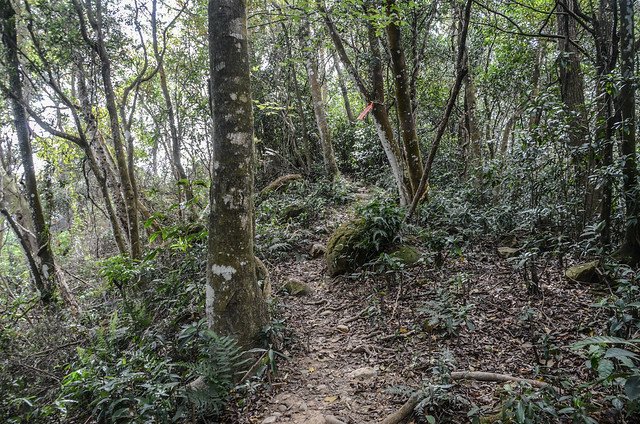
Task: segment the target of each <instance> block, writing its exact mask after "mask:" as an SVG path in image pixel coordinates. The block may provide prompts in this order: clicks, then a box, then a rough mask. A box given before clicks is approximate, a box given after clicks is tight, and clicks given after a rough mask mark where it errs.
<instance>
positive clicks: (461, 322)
mask: <svg viewBox="0 0 640 424" xmlns="http://www.w3.org/2000/svg"><path fill="white" fill-rule="evenodd" d="M458 278H459V279H460V280H458V281H459V282H460V283H462V284H465V281H464V276H459V277H458ZM452 282H453V283H455V280H453V281H452ZM473 307H474V305H467V304H464V303H462V302H460V300H459V299H458V296H457V295H456V294H455V292H453V291H452V290H451V289H450V288H449V287H444V288H438V289H437V292H436V298H435V299H434V300H431V301H428V302H425V304H424V306H422V307H421V308H420V309H418V311H419V312H420V313H422V314H424V315H426V317H427V319H426V321H425V322H424V324H423V327H424V329H425V330H427V331H434V332H441V333H444V334H445V335H446V336H449V337H452V336H456V335H458V333H459V332H460V330H461V329H462V328H463V327H466V328H467V329H468V330H470V331H473V330H474V329H475V326H474V324H473V322H472V321H471V320H470V319H469V317H468V314H469V311H470V310H471V309H473Z"/></svg>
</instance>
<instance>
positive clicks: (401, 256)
mask: <svg viewBox="0 0 640 424" xmlns="http://www.w3.org/2000/svg"><path fill="white" fill-rule="evenodd" d="M389 256H391V257H392V258H393V259H396V260H397V261H399V262H400V263H401V264H403V265H405V266H411V265H415V264H416V263H417V262H418V261H419V260H420V257H421V256H422V254H421V253H420V252H419V251H418V249H416V248H415V247H412V246H399V247H397V248H395V249H393V250H392V251H391V253H389Z"/></svg>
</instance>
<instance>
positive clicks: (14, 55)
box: [0, 0, 75, 306]
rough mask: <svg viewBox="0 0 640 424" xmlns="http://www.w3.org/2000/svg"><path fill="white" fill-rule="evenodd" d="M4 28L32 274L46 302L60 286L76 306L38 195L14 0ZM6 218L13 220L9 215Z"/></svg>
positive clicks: (0, 0) (6, 7) (4, 14)
mask: <svg viewBox="0 0 640 424" xmlns="http://www.w3.org/2000/svg"><path fill="white" fill-rule="evenodd" d="M0 14H1V16H0V18H1V22H0V25H1V26H2V43H3V44H4V48H5V57H6V62H7V72H8V74H9V87H10V90H11V92H12V93H13V96H12V97H11V99H10V103H11V109H12V112H13V123H14V126H15V130H16V136H17V139H18V145H19V148H20V158H21V160H22V168H23V171H24V186H25V190H26V197H27V201H28V202H29V209H30V212H31V218H32V221H33V227H34V228H33V229H34V232H35V237H36V245H37V250H36V251H35V252H32V253H35V255H33V257H36V258H37V264H36V269H33V264H32V262H33V257H32V258H31V260H30V261H29V262H30V264H32V272H34V281H35V283H36V287H37V289H38V290H39V291H40V297H41V299H42V302H43V303H50V302H51V301H52V300H53V294H54V291H55V287H56V285H60V289H61V294H62V295H63V297H64V298H65V300H66V301H69V302H70V303H71V306H74V305H75V302H74V300H73V298H72V297H70V296H71V295H70V293H65V291H64V290H65V289H66V286H65V285H64V284H60V283H63V282H62V281H58V278H57V277H58V276H57V273H56V264H55V262H54V257H53V251H52V249H51V238H50V234H49V227H48V226H47V224H46V221H45V217H44V212H43V209H42V204H41V202H40V195H39V193H38V184H37V180H36V171H35V166H34V162H33V152H32V150H31V131H30V129H29V123H28V121H27V113H26V110H25V108H24V106H23V105H22V101H23V94H22V80H21V78H20V62H19V60H18V39H17V31H16V13H15V11H14V9H13V6H12V5H11V2H10V0H0ZM5 216H6V217H9V215H8V214H7V213H5Z"/></svg>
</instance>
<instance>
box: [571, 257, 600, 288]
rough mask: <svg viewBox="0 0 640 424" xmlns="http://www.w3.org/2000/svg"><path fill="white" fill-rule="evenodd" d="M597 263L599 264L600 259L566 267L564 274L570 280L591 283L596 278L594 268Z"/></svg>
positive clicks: (596, 267)
mask: <svg viewBox="0 0 640 424" xmlns="http://www.w3.org/2000/svg"><path fill="white" fill-rule="evenodd" d="M598 265H600V261H598V260H595V261H591V262H587V263H584V264H579V265H574V266H572V267H570V268H568V269H567V270H566V271H565V273H564V275H565V276H566V277H567V278H568V279H570V280H574V281H580V282H582V283H592V282H593V281H594V280H595V279H596V278H597V274H596V270H597V269H598Z"/></svg>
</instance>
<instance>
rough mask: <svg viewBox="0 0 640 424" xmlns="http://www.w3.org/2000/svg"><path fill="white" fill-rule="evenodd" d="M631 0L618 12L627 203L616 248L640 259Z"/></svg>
mask: <svg viewBox="0 0 640 424" xmlns="http://www.w3.org/2000/svg"><path fill="white" fill-rule="evenodd" d="M633 3H634V1H633V0H619V13H620V73H621V74H622V87H621V88H620V92H619V94H618V102H617V103H618V112H619V113H618V115H619V118H620V122H621V125H620V128H621V130H620V141H621V144H620V152H621V154H622V159H623V161H624V162H623V166H622V175H623V190H624V200H625V205H626V228H625V236H624V243H623V246H622V249H621V250H620V251H619V254H620V255H621V257H622V259H623V260H625V261H627V262H631V263H637V262H638V260H639V259H640V223H638V219H639V218H640V209H639V207H638V188H639V187H638V165H637V163H636V154H637V152H636V123H635V120H636V107H635V91H636V90H635V71H634V58H635V46H634V38H633V36H634V22H633V15H634V12H633Z"/></svg>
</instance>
